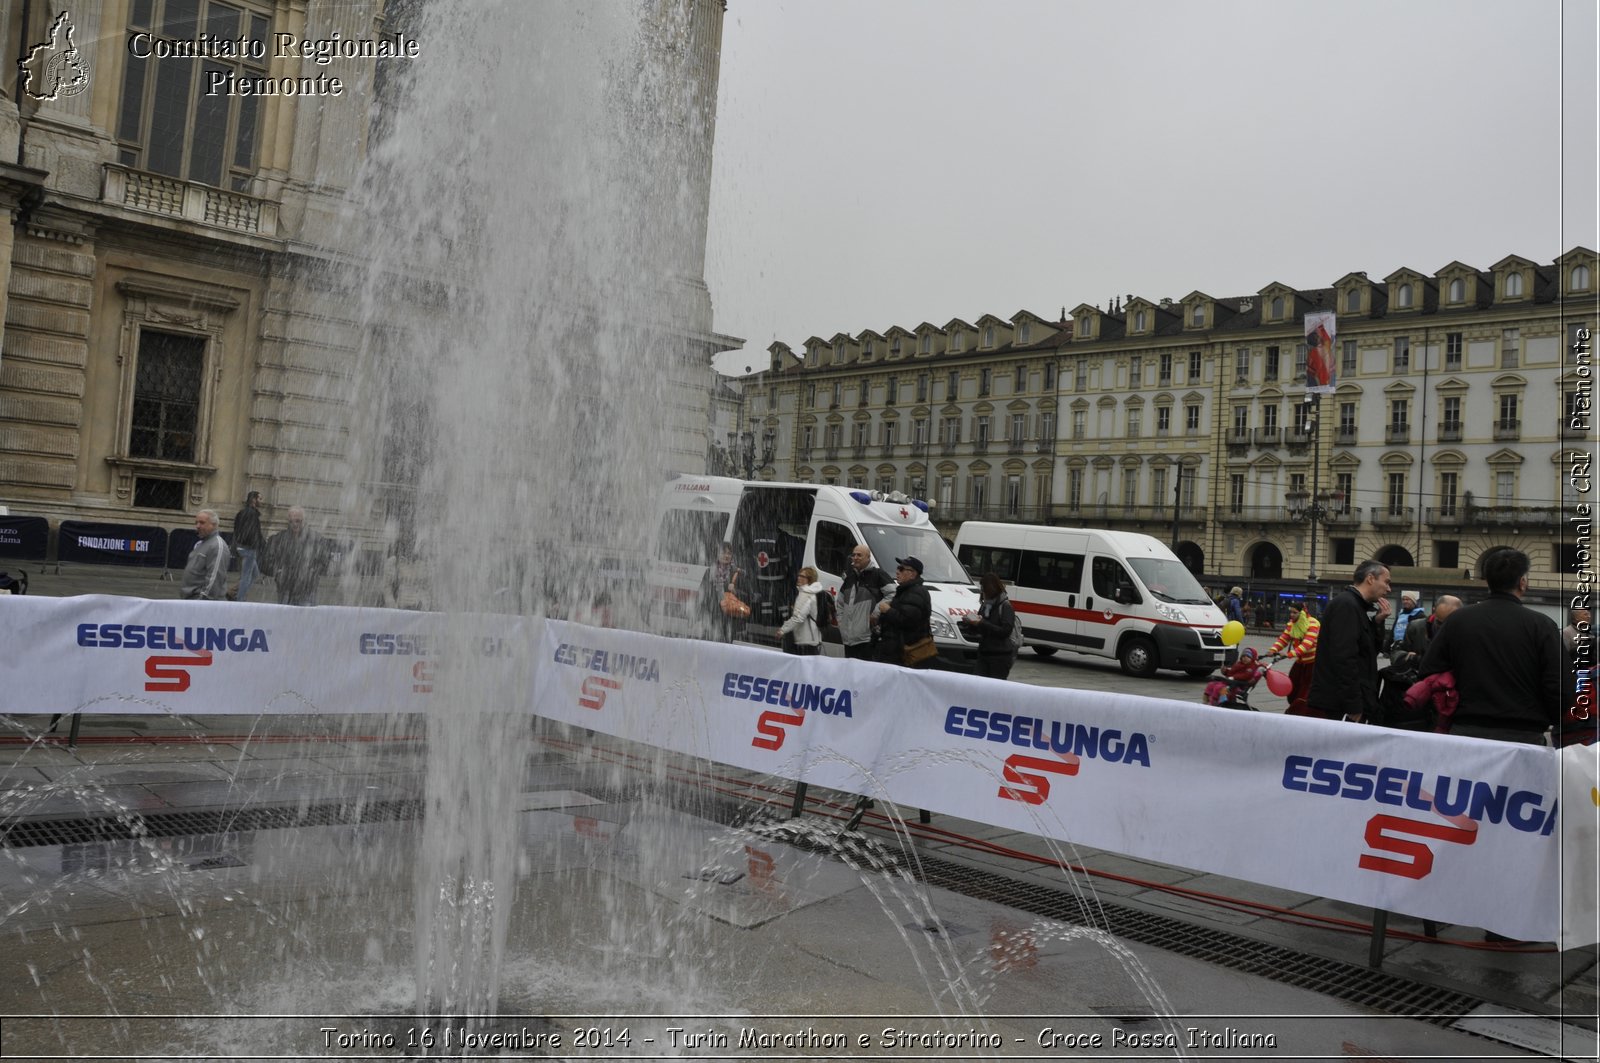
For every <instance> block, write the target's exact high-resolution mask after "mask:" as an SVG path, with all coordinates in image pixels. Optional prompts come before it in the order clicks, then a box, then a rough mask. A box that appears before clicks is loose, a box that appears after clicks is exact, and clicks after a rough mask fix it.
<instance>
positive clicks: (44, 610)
mask: <svg viewBox="0 0 1600 1063" xmlns="http://www.w3.org/2000/svg"><path fill="white" fill-rule="evenodd" d="M0 645H5V646H7V647H10V648H12V652H8V653H5V654H0V711H5V712H11V713H54V712H118V713H128V712H177V713H186V714H227V713H240V714H248V715H253V714H256V713H303V712H328V713H346V712H354V713H359V712H391V711H393V712H419V711H426V710H427V709H428V708H429V706H430V704H431V702H432V701H433V700H434V699H435V698H436V697H444V698H447V699H448V698H452V697H453V696H454V697H468V698H471V699H473V700H472V703H471V704H467V705H464V706H463V709H462V711H470V710H472V709H479V708H487V709H507V708H517V709H521V710H524V711H529V712H533V713H537V714H538V715H540V716H545V717H549V718H551V719H556V720H561V721H564V722H567V723H571V724H576V725H579V726H583V727H589V728H593V729H594V730H596V731H601V732H604V733H607V734H612V735H616V736H618V737H622V738H628V739H631V740H635V741H639V742H644V743H647V744H650V745H653V746H657V747H660V748H664V749H670V750H674V751H676V752H680V753H687V754H691V755H694V756H700V757H706V758H708V759H711V760H715V761H719V762H722V763H727V764H733V765H737V766H740V767H743V768H748V769H751V770H755V771H760V772H765V773H769V774H772V775H777V776H782V777H784V778H789V779H803V780H805V781H806V782H808V783H814V784H818V785H822V786H828V787H832V788H836V789H841V790H847V791H851V792H857V793H868V794H872V795H874V796H877V797H882V798H887V799H889V800H892V801H894V802H895V803H897V804H899V805H903V806H908V807H912V808H926V809H929V810H931V811H934V812H941V813H946V814H949V815H955V816H960V817H963V818H966V819H973V820H978V821H980V822H984V823H989V824H993V825H996V826H1002V827H1009V828H1012V829H1015V830H1020V831H1026V832H1028V833H1031V834H1037V835H1040V836H1043V837H1048V838H1053V839H1057V840H1060V841H1064V842H1072V843H1077V844H1082V845H1088V846H1093V847H1096V848H1101V849H1109V850H1112V851H1115V852H1121V853H1127V854H1129V855H1132V856H1136V857H1140V858H1143V859H1149V860H1158V861H1161V862H1163V863H1169V864H1176V865H1179V866H1183V867H1188V868H1194V869H1197V870H1201V871H1209V872H1215V873H1218V874H1223V875H1228V876H1231V877H1234V878H1240V879H1246V880H1249V881H1253V882H1261V883H1265V884H1268V885H1273V886H1279V887H1283V888H1285V889H1290V890H1295V891H1297V892H1302V893H1310V894H1314V895H1317V896H1322V897H1329V898H1333V899H1337V900H1342V901H1347V902H1351V903H1355V904H1361V905H1370V906H1372V907H1377V908H1383V909H1386V910H1389V911H1394V912H1402V913H1405V914H1408V915H1411V916H1416V917H1426V918H1433V919H1439V920H1441V921H1445V922H1450V923H1455V924H1460V925H1466V926H1478V927H1484V928H1486V929H1490V930H1494V931H1497V932H1499V933H1501V934H1505V935H1507V936H1510V937H1514V938H1523V939H1528V940H1537V941H1559V942H1560V943H1561V944H1562V946H1563V947H1572V946H1576V945H1584V944H1591V943H1594V942H1596V941H1597V940H1600V925H1597V916H1596V871H1595V867H1596V824H1597V816H1600V809H1597V802H1600V760H1597V756H1600V752H1597V750H1596V749H1595V748H1592V747H1591V748H1573V749H1568V750H1564V751H1562V752H1560V753H1559V754H1558V753H1557V752H1556V751H1553V750H1549V749H1544V748H1541V747H1537V746H1526V745H1512V744H1506V743H1499V742H1486V741H1481V740H1477V739H1470V738H1459V737H1454V736H1450V735H1432V734H1418V733H1411V732H1399V731H1390V730H1384V729H1382V728H1375V727H1358V726H1352V725H1350V724H1341V723H1331V722H1326V721H1322V720H1314V719H1309V718H1303V717H1287V716H1280V715H1277V714H1272V713H1248V712H1237V711H1233V710H1228V709H1216V708H1211V707H1209V706H1205V705H1202V704H1200V703H1199V701H1198V700H1196V701H1195V702H1192V703H1190V702H1178V701H1168V700H1163V699H1156V698H1144V697H1137V696H1131V695H1117V694H1107V693H1102V692H1097V691H1079V690H1062V689H1052V688H1046V687H1033V686H1026V685H1022V684H1018V683H1008V682H998V681H995V680H989V679H982V678H979V677H975V676H964V675H955V674H951V673H945V672H912V671H908V670H905V669H900V668H894V667H890V666H885V665H878V664H872V663H868V662H860V661H848V660H840V659H835V658H829V657H794V656H787V655H784V654H779V653H774V652H772V651H770V650H763V649H759V648H756V647H750V646H726V645H721V644H717V643H709V642H698V641H690V640H682V639H668V638H662V637H659V636H654V635H646V634H641V633H638V632H631V631H617V630H603V629H598V628H589V627H583V626H580V625H576V624H567V623H562V622H559V621H544V622H541V621H536V620H531V619H527V618H521V617H504V616H477V617H468V618H458V619H457V620H456V621H455V622H454V623H451V622H450V620H449V618H446V617H444V616H441V615H437V614H426V613H415V612H405V611H396V610H380V609H343V608H316V609H296V608H292V607H288V606H275V605H254V604H228V603H193V602H173V601H149V600H144V599H133V598H114V597H84V598H55V599H51V598H15V597H13V598H11V599H10V600H9V601H6V602H4V604H3V606H0ZM22 647H26V650H25V651H22V652H17V651H18V650H20V649H21V648H22ZM458 678H459V679H461V680H462V682H460V683H457V682H455V680H456V679H458ZM467 679H470V680H471V682H470V683H469V682H466V680H467ZM436 688H437V689H436ZM484 701H489V702H493V703H494V704H482V702H484Z"/></svg>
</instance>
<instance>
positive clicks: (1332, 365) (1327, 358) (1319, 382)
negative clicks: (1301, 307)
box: [1306, 310, 1339, 395]
mask: <svg viewBox="0 0 1600 1063" xmlns="http://www.w3.org/2000/svg"><path fill="white" fill-rule="evenodd" d="M1338 334H1339V323H1338V319H1337V316H1336V315H1335V314H1334V313H1333V311H1331V310H1319V311H1317V312H1316V313H1314V314H1307V315H1306V393H1307V394H1309V395H1332V394H1333V391H1334V388H1335V387H1337V386H1338V383H1339V373H1338V363H1336V362H1335V361H1334V355H1333V338H1334V337H1335V336H1337V335H1338Z"/></svg>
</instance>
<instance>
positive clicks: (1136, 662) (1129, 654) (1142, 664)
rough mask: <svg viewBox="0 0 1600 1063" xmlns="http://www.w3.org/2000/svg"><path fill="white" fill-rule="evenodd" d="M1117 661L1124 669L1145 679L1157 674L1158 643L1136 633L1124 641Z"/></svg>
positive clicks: (1118, 652)
mask: <svg viewBox="0 0 1600 1063" xmlns="http://www.w3.org/2000/svg"><path fill="white" fill-rule="evenodd" d="M1117 661H1118V663H1120V664H1121V665H1122V670H1123V671H1124V672H1127V673H1128V674H1129V675H1131V676H1138V677H1139V678H1141V679H1143V678H1144V677H1145V676H1152V675H1155V674H1156V644H1155V643H1154V642H1151V641H1150V640H1149V639H1147V638H1145V637H1144V636H1143V635H1134V636H1132V637H1131V638H1128V639H1126V640H1124V641H1123V643H1122V648H1121V649H1119V650H1118V651H1117Z"/></svg>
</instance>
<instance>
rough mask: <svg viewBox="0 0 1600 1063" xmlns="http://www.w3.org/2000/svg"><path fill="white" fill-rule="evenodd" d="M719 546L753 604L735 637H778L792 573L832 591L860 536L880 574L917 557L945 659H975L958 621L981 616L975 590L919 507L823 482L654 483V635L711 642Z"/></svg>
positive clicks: (832, 644) (835, 650) (650, 582)
mask: <svg viewBox="0 0 1600 1063" xmlns="http://www.w3.org/2000/svg"><path fill="white" fill-rule="evenodd" d="M723 543H728V544H730V545H731V546H732V548H733V558H734V564H735V565H736V566H737V567H738V568H739V570H740V576H739V584H738V586H739V593H740V596H741V597H743V598H744V600H745V601H747V602H749V603H750V605H751V608H752V610H753V612H752V615H751V617H750V618H749V620H748V621H745V622H744V623H742V624H741V625H739V630H738V631H737V632H736V637H739V638H743V639H746V640H748V641H752V642H764V643H772V644H776V643H777V640H778V639H777V632H778V628H779V626H780V625H782V623H783V622H784V620H785V619H787V618H788V616H789V611H790V609H791V608H792V606H793V605H794V599H795V595H796V594H797V593H798V591H797V588H796V586H795V578H796V575H797V574H798V573H799V571H800V569H802V568H804V567H805V566H807V565H810V566H812V567H814V568H815V569H816V570H817V574H818V582H820V583H821V584H822V586H823V588H824V590H825V591H827V592H828V593H830V594H837V593H838V589H839V585H840V584H841V583H842V582H843V581H844V576H845V573H846V572H848V571H849V558H850V551H851V550H852V549H854V548H855V546H856V544H858V543H865V544H866V545H867V547H868V548H869V549H870V550H871V551H872V558H873V562H874V563H875V564H876V565H877V566H878V567H879V568H881V569H883V570H884V571H885V572H888V573H893V572H894V568H895V559H896V558H900V557H916V558H918V559H920V560H921V561H922V564H923V572H922V579H923V582H924V583H925V584H926V585H927V587H928V594H929V597H930V598H931V599H932V602H933V614H932V617H931V618H930V625H931V627H932V631H933V640H934V642H935V644H936V645H937V646H938V647H939V657H940V660H941V663H942V664H943V665H944V666H945V667H949V668H954V669H960V670H971V669H973V668H974V667H975V666H976V663H977V651H978V645H977V643H976V642H973V641H970V640H968V639H967V638H966V637H965V636H964V635H963V634H962V631H961V627H960V625H959V623H958V621H959V620H960V618H961V617H964V616H966V615H968V614H970V613H973V612H976V611H977V608H978V592H977V588H976V587H974V586H973V583H972V580H971V579H970V578H968V576H967V573H966V571H965V570H964V569H963V568H962V567H961V563H960V562H959V561H957V560H956V557H955V555H954V554H953V553H951V552H950V547H949V546H948V545H946V543H945V541H944V540H943V539H942V538H940V536H939V533H938V531H936V530H935V529H934V526H933V522H932V521H931V520H930V519H929V518H928V509H927V504H926V503H925V502H922V501H920V500H915V499H911V498H907V497H905V496H904V495H900V494H898V493H896V494H889V495H885V494H882V493H881V492H876V491H870V492H869V491H865V490H861V489H851V488H845V487H837V486H834V485H831V484H798V483H768V482H765V481H760V480H748V481H747V480H738V479H734V478H731V477H724V476H680V477H678V478H676V479H674V480H672V481H671V482H669V483H668V484H666V486H665V487H664V488H663V489H662V492H661V497H660V504H659V506H658V512H657V517H656V522H655V527H654V529H653V531H652V533H651V540H650V544H649V547H648V555H649V558H648V560H649V563H648V565H647V566H646V567H647V570H648V571H647V575H646V581H647V586H648V590H649V615H648V627H649V629H650V630H652V631H657V632H660V633H662V634H670V635H685V636H689V637H692V638H713V637H716V632H717V630H718V627H719V625H718V609H719V603H718V602H716V601H713V600H711V566H712V564H713V563H714V562H715V561H716V558H717V554H718V551H719V550H720V549H721V547H722V544H723ZM824 640H825V645H824V650H825V652H828V653H830V654H832V655H834V656H841V655H842V654H843V652H844V650H843V647H842V645H841V644H840V642H839V632H838V630H837V629H831V630H829V631H828V632H826V633H825V634H824Z"/></svg>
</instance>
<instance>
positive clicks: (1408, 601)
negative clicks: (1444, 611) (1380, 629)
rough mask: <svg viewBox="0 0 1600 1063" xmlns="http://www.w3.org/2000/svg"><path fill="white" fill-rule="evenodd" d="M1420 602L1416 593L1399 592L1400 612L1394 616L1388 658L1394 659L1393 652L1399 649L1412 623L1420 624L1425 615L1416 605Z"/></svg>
mask: <svg viewBox="0 0 1600 1063" xmlns="http://www.w3.org/2000/svg"><path fill="white" fill-rule="evenodd" d="M1420 601H1422V595H1421V594H1420V593H1419V592H1417V591H1401V592H1400V612H1399V613H1397V614H1395V618H1394V631H1393V632H1391V633H1390V636H1389V657H1390V659H1391V660H1392V659H1393V658H1394V653H1395V650H1397V649H1398V648H1399V647H1400V643H1401V641H1402V640H1403V639H1404V638H1405V637H1406V631H1407V629H1409V628H1410V626H1411V625H1412V624H1413V623H1420V622H1421V621H1422V620H1423V618H1424V617H1425V616H1426V615H1427V614H1426V613H1424V612H1423V609H1422V606H1420V605H1418V604H1417V603H1418V602H1420Z"/></svg>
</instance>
